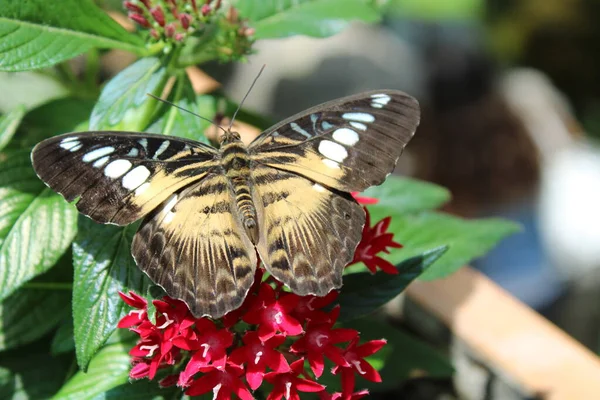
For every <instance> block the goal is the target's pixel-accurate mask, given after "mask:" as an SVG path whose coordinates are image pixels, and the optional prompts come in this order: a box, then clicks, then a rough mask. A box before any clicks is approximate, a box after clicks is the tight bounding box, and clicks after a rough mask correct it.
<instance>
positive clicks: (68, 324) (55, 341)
mask: <svg viewBox="0 0 600 400" xmlns="http://www.w3.org/2000/svg"><path fill="white" fill-rule="evenodd" d="M70 295H71V293H69V296H70ZM73 350H75V340H74V339H73V317H72V316H71V314H70V313H69V315H68V316H67V317H66V318H63V321H62V323H61V324H60V325H59V326H58V329H57V330H56V333H55V334H54V337H53V338H52V343H51V345H50V353H51V354H52V355H57V354H61V353H67V352H70V351H73Z"/></svg>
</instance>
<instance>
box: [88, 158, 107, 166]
mask: <svg viewBox="0 0 600 400" xmlns="http://www.w3.org/2000/svg"><path fill="white" fill-rule="evenodd" d="M108 160H109V157H108V156H104V157H102V158H101V159H99V160H98V161H96V162H95V163H93V164H92V167H94V168H99V167H101V166H103V165H104V164H106V163H107V162H108Z"/></svg>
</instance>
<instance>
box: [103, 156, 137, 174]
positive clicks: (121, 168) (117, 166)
mask: <svg viewBox="0 0 600 400" xmlns="http://www.w3.org/2000/svg"><path fill="white" fill-rule="evenodd" d="M130 168H131V162H129V161H127V160H115V161H113V162H111V163H110V164H108V165H107V166H106V168H104V175H106V177H108V178H119V177H121V176H123V175H125V173H126V172H127V171H129V169H130Z"/></svg>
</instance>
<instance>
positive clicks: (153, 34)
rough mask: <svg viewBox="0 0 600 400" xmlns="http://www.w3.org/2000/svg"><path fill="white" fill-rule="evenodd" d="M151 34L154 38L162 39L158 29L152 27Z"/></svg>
mask: <svg viewBox="0 0 600 400" xmlns="http://www.w3.org/2000/svg"><path fill="white" fill-rule="evenodd" d="M150 36H152V37H153V38H154V39H156V40H158V39H160V35H159V34H158V32H157V31H156V29H152V30H150Z"/></svg>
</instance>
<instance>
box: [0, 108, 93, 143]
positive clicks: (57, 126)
mask: <svg viewBox="0 0 600 400" xmlns="http://www.w3.org/2000/svg"><path fill="white" fill-rule="evenodd" d="M94 104H96V102H95V101H91V100H85V99H79V98H76V97H64V98H60V99H56V100H51V101H49V102H48V103H45V104H42V105H41V106H39V107H36V108H34V109H33V110H31V111H29V112H28V113H27V114H26V115H25V117H24V118H23V122H22V123H21V126H20V127H19V130H18V133H17V135H16V136H15V138H14V139H13V141H12V142H11V144H10V147H11V148H13V147H18V148H24V147H33V146H34V145H36V144H37V143H39V142H41V141H42V140H44V139H46V138H49V137H51V136H55V135H59V134H62V133H67V132H73V131H76V130H79V129H86V128H87V121H88V119H89V117H90V113H91V112H92V109H93V108H94Z"/></svg>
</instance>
